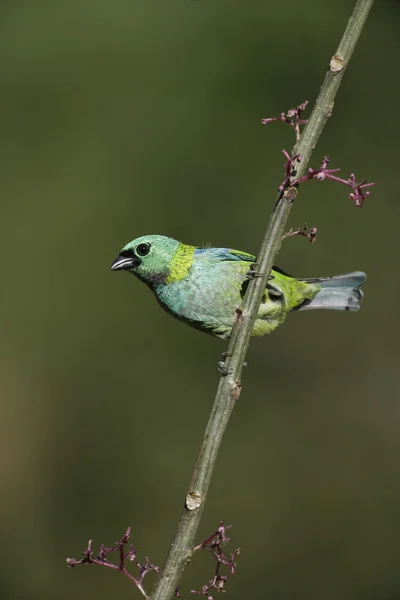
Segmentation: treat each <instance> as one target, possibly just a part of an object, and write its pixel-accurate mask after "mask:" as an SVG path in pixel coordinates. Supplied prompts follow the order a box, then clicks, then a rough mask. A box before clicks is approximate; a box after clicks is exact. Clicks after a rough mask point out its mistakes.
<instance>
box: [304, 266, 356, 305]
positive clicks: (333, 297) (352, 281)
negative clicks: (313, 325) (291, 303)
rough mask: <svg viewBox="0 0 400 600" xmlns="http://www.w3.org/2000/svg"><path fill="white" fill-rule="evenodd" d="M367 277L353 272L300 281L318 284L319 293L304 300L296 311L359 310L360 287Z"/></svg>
mask: <svg viewBox="0 0 400 600" xmlns="http://www.w3.org/2000/svg"><path fill="white" fill-rule="evenodd" d="M366 278H367V276H366V274H365V273H363V272H362V271H354V272H353V273H346V274H344V275H336V276H334V277H321V278H319V279H302V280H301V281H304V282H305V283H318V284H319V285H320V286H321V289H320V291H319V292H318V293H317V294H316V296H315V297H314V298H313V299H312V300H306V301H305V302H304V303H303V304H301V306H299V307H298V310H314V309H316V308H326V309H331V310H352V311H355V310H359V308H360V304H361V300H362V298H363V295H364V294H363V292H362V291H361V289H360V288H361V286H362V285H363V283H364V282H365V280H366Z"/></svg>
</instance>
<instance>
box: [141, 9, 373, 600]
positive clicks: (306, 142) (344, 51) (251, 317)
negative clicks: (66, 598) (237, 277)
mask: <svg viewBox="0 0 400 600" xmlns="http://www.w3.org/2000/svg"><path fill="white" fill-rule="evenodd" d="M372 4H373V0H358V1H357V2H356V5H355V8H354V11H353V14H352V16H351V17H350V19H349V22H348V24H347V27H346V30H345V32H344V34H343V37H342V39H341V41H340V44H339V46H338V49H337V51H336V53H335V55H334V56H333V57H332V59H331V62H330V66H329V69H328V71H327V73H326V75H325V79H324V82H323V84H322V87H321V91H320V94H319V96H318V99H317V101H316V103H315V106H314V109H313V111H312V113H311V116H310V119H309V121H308V124H307V125H306V127H305V129H304V131H303V133H302V135H301V138H300V140H299V141H298V143H297V144H296V145H295V147H294V148H293V150H292V156H294V155H296V154H300V155H301V157H302V160H301V162H300V163H299V166H298V169H297V173H296V177H297V178H298V177H301V176H302V175H304V174H305V172H306V169H307V166H308V163H309V160H310V157H311V154H312V151H313V149H314V148H315V145H316V143H317V141H318V139H319V137H320V135H321V133H322V130H323V128H324V126H325V124H326V122H327V120H328V118H329V117H330V116H331V113H332V110H333V102H334V98H335V96H336V93H337V90H338V88H339V85H340V82H341V80H342V77H343V73H344V71H345V69H346V67H347V65H348V63H349V60H350V57H351V55H352V54H353V51H354V48H355V46H356V44H357V41H358V38H359V36H360V34H361V31H362V28H363V26H364V24H365V21H366V19H367V16H368V13H369V11H370V9H371V7H372ZM291 191H292V192H294V194H296V193H297V190H294V191H293V189H292V190H291ZM292 203H293V195H292V194H287V193H285V191H283V192H282V193H281V194H280V195H279V197H278V199H277V202H276V204H275V208H274V210H273V212H272V215H271V217H270V219H269V222H268V226H267V229H266V232H265V236H264V239H263V242H262V245H261V248H260V251H259V253H258V261H257V271H258V272H259V273H260V274H261V276H260V277H258V278H256V279H253V280H251V281H250V283H249V286H248V289H247V292H246V295H245V298H244V301H243V304H242V306H241V309H240V310H239V311H237V314H236V317H237V318H236V319H235V321H236V322H235V325H234V328H233V331H232V335H231V339H230V343H229V347H228V357H227V359H226V362H225V365H226V367H227V369H228V374H227V375H225V376H224V375H223V376H222V377H221V379H220V382H219V386H218V390H217V394H216V397H215V401H214V405H213V407H212V410H211V414H210V418H209V421H208V424H207V428H206V431H205V435H204V439H203V441H202V443H201V446H200V451H199V454H198V457H197V461H196V465H195V468H194V471H193V476H192V481H191V484H190V487H189V492H188V494H187V496H186V500H185V505H184V508H183V512H182V514H181V517H180V519H179V522H178V527H177V530H176V533H175V536H174V539H173V542H172V545H171V548H170V550H169V553H168V556H167V559H166V561H165V564H164V566H163V568H162V570H161V572H160V574H159V576H158V578H157V580H156V583H155V585H154V589H153V591H152V594H151V599H152V600H167V599H169V598H171V597H172V596H173V595H174V592H175V590H176V587H177V586H178V583H179V580H180V577H181V575H182V573H183V571H184V569H185V567H186V565H187V563H188V562H189V561H190V558H191V555H192V553H193V545H194V537H195V534H196V531H197V528H198V525H199V523H200V519H201V514H202V511H203V508H204V504H205V500H206V496H207V492H208V488H209V485H210V481H211V476H212V472H213V469H214V466H215V463H216V460H217V455H218V451H219V447H220V445H221V442H222V437H223V435H224V432H225V429H226V427H227V424H228V421H229V417H230V415H231V412H232V410H233V408H234V406H235V402H236V400H237V399H238V398H239V395H240V390H241V382H240V377H241V374H242V369H243V363H244V361H245V358H246V352H247V348H248V346H249V342H250V336H251V332H252V329H253V324H254V321H255V318H256V315H257V312H258V308H259V306H260V302H261V299H262V296H263V293H264V292H265V288H266V282H267V279H268V276H269V273H270V271H271V268H272V265H273V264H274V261H275V258H276V255H277V254H278V251H279V249H280V247H281V243H282V235H283V233H284V229H285V225H286V222H287V219H288V217H289V213H290V210H291V208H292Z"/></svg>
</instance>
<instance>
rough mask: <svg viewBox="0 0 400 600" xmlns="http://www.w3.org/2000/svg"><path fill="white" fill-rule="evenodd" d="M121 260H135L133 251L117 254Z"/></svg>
mask: <svg viewBox="0 0 400 600" xmlns="http://www.w3.org/2000/svg"><path fill="white" fill-rule="evenodd" d="M119 255H120V256H122V257H123V258H135V253H134V251H133V250H123V251H122V252H120V253H119Z"/></svg>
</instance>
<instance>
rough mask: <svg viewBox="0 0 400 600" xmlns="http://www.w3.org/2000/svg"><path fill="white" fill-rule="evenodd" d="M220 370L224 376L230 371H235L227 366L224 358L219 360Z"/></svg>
mask: <svg viewBox="0 0 400 600" xmlns="http://www.w3.org/2000/svg"><path fill="white" fill-rule="evenodd" d="M218 371H219V372H220V373H222V375H224V376H226V375H229V374H230V373H233V369H230V368H229V367H227V366H226V364H225V361H224V360H219V361H218Z"/></svg>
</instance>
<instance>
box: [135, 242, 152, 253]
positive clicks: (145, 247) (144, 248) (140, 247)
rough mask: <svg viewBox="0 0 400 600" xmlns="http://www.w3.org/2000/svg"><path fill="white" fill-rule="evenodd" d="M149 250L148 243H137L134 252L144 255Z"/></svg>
mask: <svg viewBox="0 0 400 600" xmlns="http://www.w3.org/2000/svg"><path fill="white" fill-rule="evenodd" d="M149 252H150V244H139V245H138V246H137V247H136V253H137V254H138V255H139V256H146V255H147V254H148V253H149Z"/></svg>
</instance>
